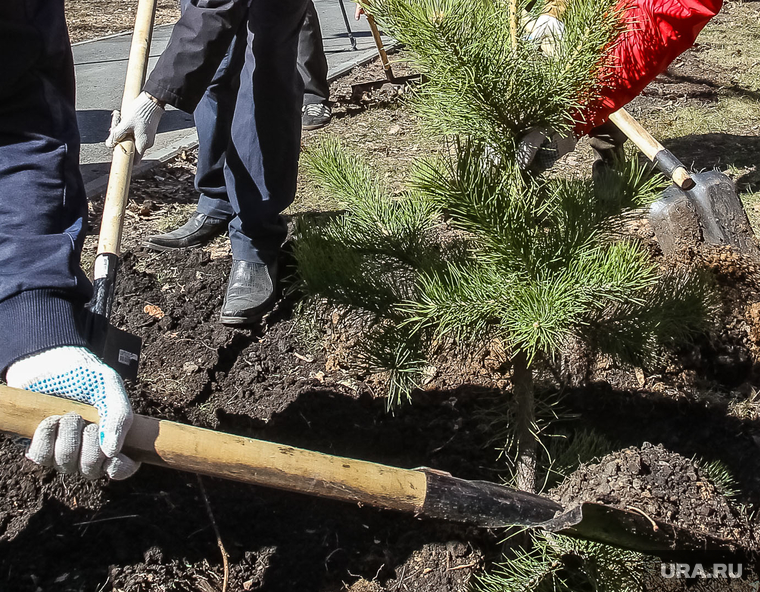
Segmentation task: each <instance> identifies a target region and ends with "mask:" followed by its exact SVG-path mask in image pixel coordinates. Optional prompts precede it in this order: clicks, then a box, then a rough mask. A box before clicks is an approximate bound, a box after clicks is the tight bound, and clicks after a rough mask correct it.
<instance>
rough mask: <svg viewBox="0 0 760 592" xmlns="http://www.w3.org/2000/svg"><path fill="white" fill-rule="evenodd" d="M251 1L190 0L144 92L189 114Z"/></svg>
mask: <svg viewBox="0 0 760 592" xmlns="http://www.w3.org/2000/svg"><path fill="white" fill-rule="evenodd" d="M249 4H250V0H191V1H190V2H189V3H188V5H187V6H186V7H185V10H184V12H183V13H182V16H181V17H180V19H179V21H177V24H176V25H175V26H174V30H173V31H172V36H171V38H170V39H169V45H168V46H167V47H166V50H165V51H164V53H163V54H162V55H161V57H160V58H159V60H158V63H157V64H156V67H155V69H154V70H153V72H152V73H151V75H150V77H149V78H148V81H147V82H146V83H145V87H144V89H145V91H147V92H148V93H150V94H151V95H153V96H154V97H156V98H157V99H159V100H160V101H165V102H166V103H169V104H170V105H173V106H174V107H176V108H177V109H181V110H182V111H186V112H188V113H192V112H193V111H194V110H195V107H196V105H197V104H198V102H199V101H200V100H201V97H202V96H203V93H204V92H205V91H206V88H207V87H208V85H209V84H210V82H211V79H212V78H213V76H214V73H215V72H216V69H217V68H218V67H219V64H220V63H221V61H222V59H223V58H224V54H225V53H226V52H227V49H228V48H229V46H230V43H232V39H233V38H234V36H235V33H236V32H237V30H238V28H239V27H240V24H241V22H242V20H243V18H245V17H246V15H247V12H248V6H249Z"/></svg>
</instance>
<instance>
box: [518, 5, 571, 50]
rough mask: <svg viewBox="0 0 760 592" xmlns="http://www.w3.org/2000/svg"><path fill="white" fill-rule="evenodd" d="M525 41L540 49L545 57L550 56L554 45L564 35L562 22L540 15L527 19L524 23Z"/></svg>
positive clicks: (547, 15)
mask: <svg viewBox="0 0 760 592" xmlns="http://www.w3.org/2000/svg"><path fill="white" fill-rule="evenodd" d="M524 27H525V33H526V39H527V40H528V41H532V42H533V43H535V44H536V45H538V46H540V47H541V51H543V52H544V53H545V54H547V55H552V53H553V52H554V45H555V44H556V43H558V42H559V41H560V40H561V39H562V36H563V35H564V34H565V25H564V24H562V21H560V20H559V19H557V18H556V17H553V16H551V15H549V14H542V15H541V16H539V17H538V18H536V19H534V18H531V19H528V20H527V21H526V22H525V25H524Z"/></svg>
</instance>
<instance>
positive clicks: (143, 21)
mask: <svg viewBox="0 0 760 592" xmlns="http://www.w3.org/2000/svg"><path fill="white" fill-rule="evenodd" d="M155 12H156V0H140V2H139V4H138V6H137V17H136V20H135V31H134V34H133V35H132V46H131V48H130V50H129V62H128V64H127V79H126V82H125V84H124V95H123V98H122V103H121V108H122V111H123V109H124V108H125V107H126V105H127V104H128V103H130V102H131V101H132V100H133V99H135V98H136V97H137V95H139V94H140V91H141V90H142V87H143V83H144V82H145V74H146V70H147V65H148V56H149V54H150V40H151V34H152V31H153V20H154V16H155ZM134 155H135V143H134V140H132V139H127V140H123V141H122V142H120V143H119V144H117V145H116V147H115V148H114V151H113V160H112V161H111V172H110V174H109V177H108V188H107V189H106V197H105V203H104V205H103V219H102V222H101V225H100V237H99V240H98V253H97V257H96V258H95V268H94V274H93V276H94V277H93V288H94V293H93V296H92V300H90V302H89V304H88V305H87V309H88V311H89V315H88V318H87V325H86V331H87V338H88V341H89V343H90V347H91V349H92V350H93V352H95V354H97V355H98V356H100V358H102V359H103V361H104V362H105V363H106V364H108V365H109V366H111V367H112V368H113V369H114V370H116V371H117V372H118V373H119V375H121V377H122V378H124V379H125V380H135V379H136V378H137V368H138V365H139V362H140V349H141V348H142V340H141V339H140V338H139V337H138V336H136V335H132V334H131V333H127V332H126V331H122V330H121V329H117V328H116V327H114V326H113V325H111V324H110V323H109V322H108V320H109V318H110V316H111V309H112V307H113V299H114V292H115V289H116V271H117V269H118V267H119V253H120V245H121V234H122V229H123V227H124V211H125V208H126V205H127V196H128V194H129V182H130V179H131V177H132V164H133V162H134Z"/></svg>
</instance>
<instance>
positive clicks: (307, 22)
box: [298, 0, 332, 130]
mask: <svg viewBox="0 0 760 592" xmlns="http://www.w3.org/2000/svg"><path fill="white" fill-rule="evenodd" d="M298 72H299V74H300V75H301V78H302V79H303V83H304V95H303V106H304V108H303V115H302V124H303V128H304V129H307V130H308V129H317V128H320V127H323V126H325V125H327V124H328V123H329V122H330V118H331V117H332V110H331V109H330V85H329V84H328V83H327V58H326V57H325V48H324V45H323V44H322V29H321V27H320V25H319V17H318V16H317V9H316V8H315V7H314V2H312V1H311V0H309V2H308V4H307V6H306V17H305V18H304V22H303V26H302V27H301V33H300V35H299V37H298Z"/></svg>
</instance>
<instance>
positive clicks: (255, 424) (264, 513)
mask: <svg viewBox="0 0 760 592" xmlns="http://www.w3.org/2000/svg"><path fill="white" fill-rule="evenodd" d="M494 394H495V392H494V391H489V390H486V389H482V388H479V387H472V386H469V385H465V386H462V387H460V388H458V389H456V390H452V391H437V392H427V393H422V394H420V396H418V398H417V400H416V401H415V403H414V404H413V405H412V406H408V407H405V408H403V409H401V410H399V411H398V412H397V413H396V414H395V416H392V415H390V414H388V413H387V412H385V410H384V403H383V401H382V400H378V399H374V398H372V397H370V396H369V395H363V396H359V397H355V396H350V395H347V394H345V393H340V392H337V391H335V390H331V389H328V388H315V389H311V390H307V391H304V392H302V393H301V394H300V396H298V397H297V398H296V399H295V400H294V401H292V402H291V403H290V405H288V406H287V408H286V409H284V410H283V411H282V412H280V413H277V414H275V415H274V416H273V417H272V419H271V420H270V421H269V422H267V423H264V422H262V421H259V420H254V419H251V418H250V417H249V416H246V415H241V414H226V413H224V412H219V413H218V418H219V420H220V424H221V425H220V428H221V429H222V430H224V431H231V432H236V433H239V434H245V435H248V436H254V437H258V438H262V439H267V440H272V441H276V442H282V443H287V444H289V445H294V446H299V447H304V448H310V449H314V450H320V451H324V452H328V453H330V454H337V455H345V456H350V457H353V458H360V459H366V460H372V461H378V462H383V463H385V464H392V465H398V466H403V467H414V466H420V465H426V466H432V467H434V468H439V469H442V470H448V471H450V472H452V473H453V474H455V475H457V476H459V477H464V478H470V479H473V478H485V479H489V480H498V477H499V476H498V464H497V463H496V462H495V458H494V457H495V453H494V451H493V449H492V447H491V446H490V445H489V444H488V440H487V436H486V429H485V426H484V416H483V405H482V403H483V402H484V401H486V402H487V401H489V399H488V398H489V397H493V395H494ZM490 400H491V402H493V400H492V399H490ZM563 406H564V407H565V408H566V409H567V411H569V412H570V413H579V414H581V415H582V418H583V420H582V421H583V427H591V428H593V429H595V430H597V431H598V432H600V433H602V434H604V435H606V436H607V437H608V438H609V439H611V440H612V441H614V442H616V443H617V444H619V445H620V446H633V445H640V444H641V443H642V442H645V441H649V442H652V443H663V444H665V446H666V447H667V448H669V449H671V450H673V451H676V452H679V453H681V454H683V455H684V456H687V457H691V456H694V455H697V456H699V457H702V458H705V459H708V460H714V459H720V460H722V461H723V462H724V463H726V465H728V467H729V468H730V469H731V470H732V472H733V473H734V475H735V476H736V478H737V480H738V481H739V483H740V484H741V486H742V489H743V490H744V491H755V492H757V491H760V454H758V446H757V444H756V443H755V438H758V437H760V423H758V422H751V421H741V420H738V419H735V418H732V417H728V416H727V415H726V414H725V412H724V411H725V410H721V409H719V408H715V407H709V408H708V407H706V406H705V405H702V404H697V403H688V402H680V401H674V400H672V399H669V398H665V397H660V396H656V395H653V394H651V393H648V394H646V395H643V394H639V393H630V392H625V391H619V390H615V389H613V388H612V387H611V386H610V385H609V384H607V383H597V384H592V385H590V386H588V387H585V388H577V389H570V390H569V391H567V393H566V396H565V398H564V401H563ZM204 481H205V484H206V490H207V493H208V498H209V500H210V503H211V506H212V508H213V512H214V514H215V517H216V521H217V522H218V525H219V529H220V532H221V533H222V537H223V541H224V544H225V547H226V549H227V551H228V553H229V555H230V561H231V563H232V565H233V570H234V569H237V570H242V571H243V572H244V573H245V578H246V579H247V580H250V578H252V577H255V578H259V579H258V580H257V584H256V587H255V588H254V589H257V590H266V591H280V590H282V591H286V590H288V591H290V590H295V589H303V590H329V589H333V588H332V587H333V586H334V587H335V589H338V588H339V587H340V585H341V582H351V581H353V580H355V579H356V578H357V577H359V576H361V577H364V578H366V579H368V580H372V579H377V580H378V581H380V582H382V581H384V580H387V579H388V578H392V577H398V574H397V573H395V570H396V568H397V567H398V566H400V565H401V564H403V563H404V562H405V561H406V560H407V559H408V558H409V556H410V554H411V553H412V552H414V551H415V550H417V549H420V548H421V547H422V546H423V545H425V544H427V543H443V544H445V543H453V542H457V541H464V542H465V543H466V544H468V545H470V546H472V547H476V548H480V549H482V550H484V552H485V553H486V556H489V555H491V556H493V553H494V551H495V549H496V545H495V544H494V543H495V541H496V536H495V533H489V532H487V531H483V530H478V529H474V528H469V527H466V526H462V525H449V524H444V523H439V522H434V521H423V520H418V519H416V518H414V517H413V516H409V515H403V514H396V513H393V512H388V511H379V510H375V509H372V508H359V507H357V506H355V505H351V504H346V503H341V502H333V501H327V500H320V499H317V498H311V497H307V496H304V495H299V494H293V493H286V492H277V491H272V490H268V489H264V488H258V487H253V486H247V485H241V484H236V483H231V482H224V481H221V480H216V479H208V478H207V479H204ZM106 494H107V497H108V498H109V499H108V501H107V502H106V503H104V504H103V505H102V507H100V509H98V510H83V509H71V508H70V507H67V506H66V505H64V504H62V503H61V502H60V501H55V500H48V501H47V502H46V503H45V504H44V506H43V508H42V510H40V511H39V512H38V513H37V514H36V515H34V516H33V517H32V518H31V520H30V522H29V524H28V526H27V527H26V528H25V529H24V530H23V532H21V533H20V534H19V535H18V536H17V537H16V538H15V539H14V540H13V541H11V542H10V543H8V542H5V543H2V544H0V558H1V559H0V583H2V582H5V583H6V585H8V586H10V587H9V588H7V589H9V590H11V589H12V590H15V591H19V592H24V591H26V590H30V591H34V590H37V589H39V588H40V587H41V588H42V589H44V590H62V591H63V590H85V589H87V590H92V589H99V586H101V585H103V584H104V582H106V580H107V579H108V577H109V573H108V569H107V568H106V566H109V565H111V566H122V567H118V569H117V573H118V576H117V577H121V578H124V577H126V576H128V575H129V572H130V570H133V571H136V570H138V568H139V573H140V574H141V575H140V577H141V578H147V579H145V587H144V588H130V589H134V590H143V589H145V590H148V589H152V588H150V578H151V577H155V578H158V580H161V581H164V580H166V579H171V578H180V579H182V581H186V580H187V581H192V578H193V577H196V578H201V579H202V578H207V577H208V574H209V572H210V571H212V570H209V569H204V570H200V569H198V567H197V566H198V565H203V564H204V562H208V563H210V564H211V565H216V566H218V565H219V562H220V555H219V550H218V548H217V546H216V539H215V535H214V532H213V529H212V527H211V523H210V519H209V516H208V514H207V512H206V509H205V506H204V501H203V497H202V494H201V491H200V489H199V487H198V483H197V481H196V479H195V477H193V476H191V475H189V474H185V473H179V472H173V471H170V470H163V469H159V468H155V467H148V466H146V467H143V468H142V469H141V471H140V472H139V473H138V475H137V476H136V477H135V478H133V479H130V480H128V481H126V482H122V483H115V482H114V483H110V484H109V485H107V492H106ZM742 501H746V500H742ZM457 544H459V543H457ZM40 558H44V562H43V563H41V562H40ZM216 571H218V569H217V570H216ZM175 572H176V573H175ZM151 574H153V575H151ZM193 574H197V575H193ZM251 574H254V575H253V576H252V575H251ZM256 574H258V575H256ZM233 575H234V572H233ZM64 576H65V577H64ZM60 578H63V579H62V580H60V581H58V582H56V581H55V580H56V579H60ZM188 578H189V580H188ZM138 579H139V578H138ZM136 581H138V580H136V579H135V578H134V577H132V578H131V579H130V582H132V583H134V582H136ZM178 581H179V580H178ZM188 586H189V584H188ZM0 587H2V586H1V585H0ZM108 589H110V588H108ZM177 589H179V590H184V589H188V590H189V589H195V588H191V587H187V588H184V587H178V588H177ZM199 589H200V588H199Z"/></svg>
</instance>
